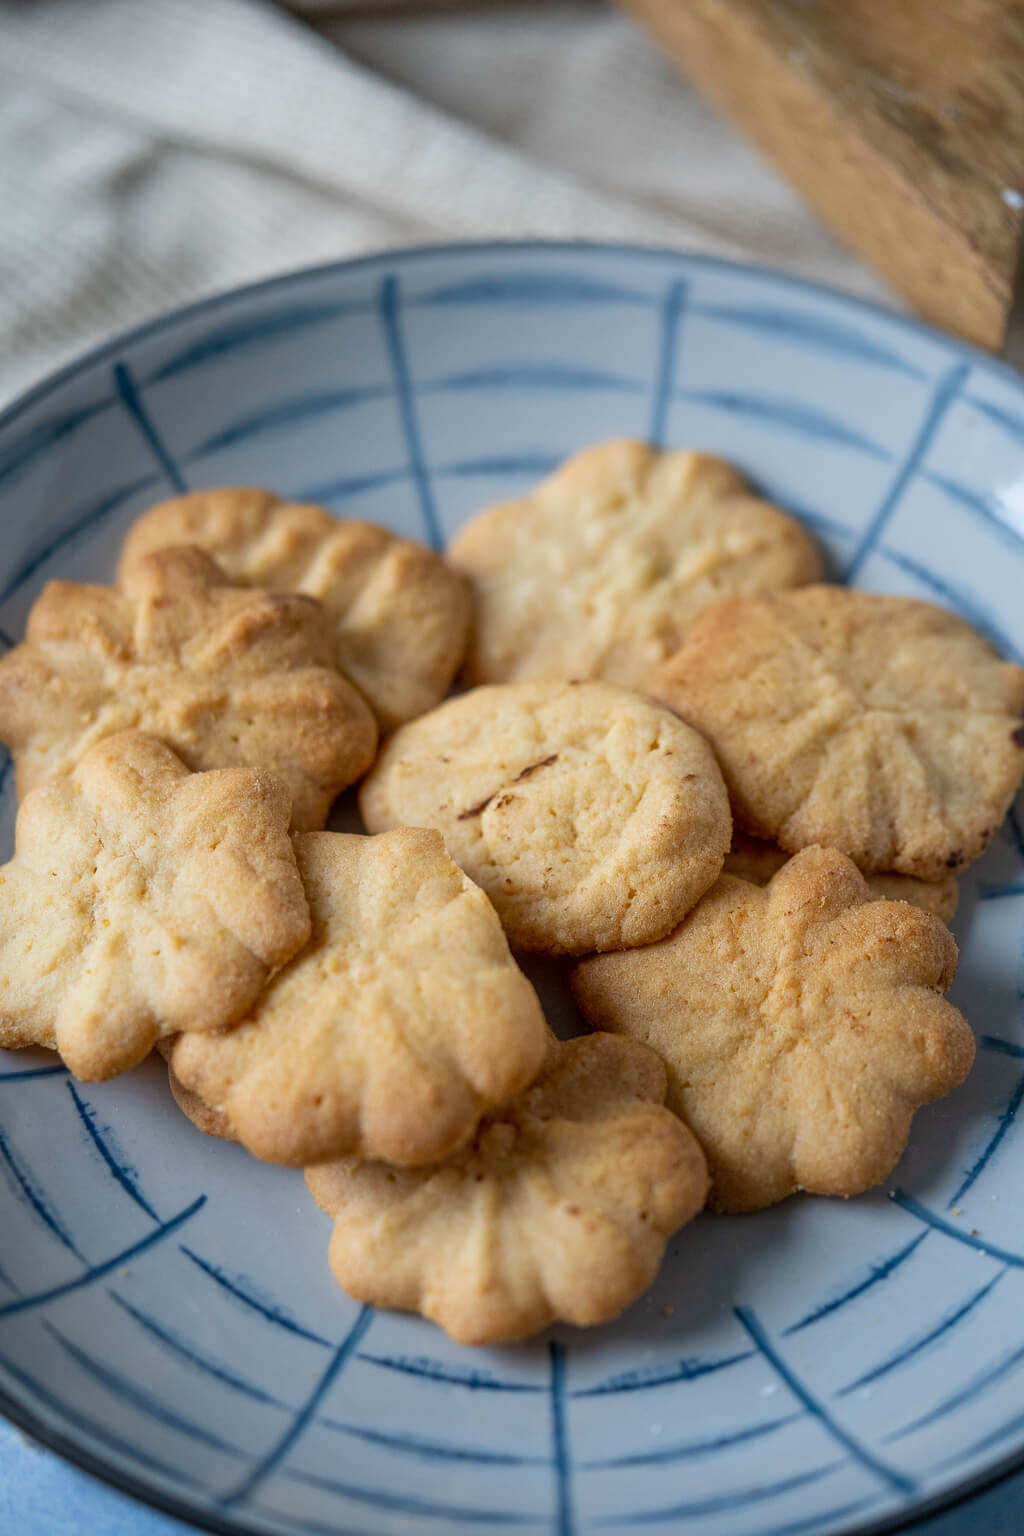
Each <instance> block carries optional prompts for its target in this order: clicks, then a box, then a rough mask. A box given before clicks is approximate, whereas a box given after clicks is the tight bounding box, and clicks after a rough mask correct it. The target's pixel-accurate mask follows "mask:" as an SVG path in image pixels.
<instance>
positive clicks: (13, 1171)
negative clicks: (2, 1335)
mask: <svg viewBox="0 0 1024 1536" xmlns="http://www.w3.org/2000/svg"><path fill="white" fill-rule="evenodd" d="M0 1163H2V1164H3V1166H4V1167H5V1168H6V1169H7V1171H8V1173H9V1174H10V1175H11V1178H12V1179H13V1180H14V1186H15V1188H16V1189H17V1191H18V1194H19V1195H20V1197H21V1199H22V1200H23V1201H24V1203H25V1204H26V1205H27V1206H28V1207H29V1209H30V1210H32V1211H34V1212H35V1214H36V1215H37V1216H38V1217H39V1220H40V1221H41V1222H42V1223H43V1225H44V1227H47V1228H48V1229H49V1231H51V1232H52V1233H53V1235H54V1237H55V1238H56V1239H57V1241H58V1242H60V1243H62V1244H63V1246H64V1247H65V1248H67V1249H68V1250H69V1252H71V1253H73V1254H74V1256H75V1258H76V1259H81V1260H82V1263H83V1264H84V1263H85V1259H84V1258H82V1255H81V1253H79V1251H78V1248H77V1247H76V1246H75V1242H74V1239H73V1238H72V1237H71V1235H70V1233H69V1232H67V1231H66V1230H65V1228H64V1225H63V1223H62V1222H61V1221H59V1220H58V1219H57V1217H56V1216H55V1215H54V1213H53V1212H52V1211H51V1209H50V1206H49V1202H48V1201H47V1199H46V1196H45V1195H44V1194H43V1193H42V1191H41V1190H39V1189H37V1188H36V1187H35V1185H34V1184H33V1182H32V1180H31V1179H30V1178H29V1175H28V1174H27V1173H26V1172H25V1169H24V1168H23V1167H22V1165H21V1161H20V1159H19V1158H18V1157H16V1156H15V1153H14V1149H13V1147H12V1146H11V1144H10V1142H9V1141H8V1139H7V1136H6V1135H5V1134H4V1131H3V1129H2V1128H0ZM0 1316H2V1309H0Z"/></svg>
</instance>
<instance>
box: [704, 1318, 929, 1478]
mask: <svg viewBox="0 0 1024 1536" xmlns="http://www.w3.org/2000/svg"><path fill="white" fill-rule="evenodd" d="M733 1311H734V1312H735V1314H736V1316H737V1318H738V1319H739V1321H740V1323H741V1324H742V1326H743V1327H744V1328H745V1329H746V1331H747V1332H748V1333H749V1335H750V1337H751V1339H752V1340H753V1341H754V1344H755V1345H756V1346H757V1349H758V1350H759V1352H760V1353H761V1354H762V1355H763V1356H764V1358H765V1359H766V1360H767V1362H768V1364H769V1365H770V1366H771V1367H772V1369H773V1370H774V1371H775V1372H776V1374H777V1375H778V1376H779V1377H780V1378H781V1379H782V1381H783V1382H785V1384H786V1386H787V1387H788V1388H789V1390H790V1392H792V1394H793V1396H794V1397H795V1398H796V1400H797V1402H799V1403H802V1404H803V1406H804V1408H806V1410H807V1412H808V1413H809V1414H811V1415H812V1416H813V1417H814V1418H815V1419H817V1421H818V1423H819V1424H820V1425H821V1427H822V1429H824V1430H825V1431H826V1432H827V1434H829V1435H830V1436H831V1438H832V1439H833V1440H834V1441H835V1443H836V1445H838V1446H841V1447H842V1449H843V1450H844V1451H845V1452H846V1454H847V1455H848V1456H850V1457H852V1459H853V1460H854V1461H856V1462H859V1463H860V1465H861V1466H862V1467H863V1468H864V1469H865V1471H867V1472H871V1473H872V1474H873V1475H874V1476H875V1477H877V1478H878V1479H879V1480H880V1481H881V1482H883V1483H885V1484H887V1486H888V1487H889V1488H890V1489H892V1490H893V1491H895V1492H896V1493H902V1494H905V1495H909V1494H911V1493H913V1492H914V1489H915V1487H916V1483H915V1480H914V1479H913V1478H912V1477H908V1476H907V1475H906V1474H905V1473H903V1472H898V1471H896V1469H895V1468H894V1467H890V1466H888V1465H887V1464H886V1462H884V1461H882V1460H881V1459H880V1458H879V1457H878V1456H875V1455H874V1454H873V1453H872V1452H871V1451H869V1450H868V1449H867V1447H866V1446H863V1445H861V1443H860V1441H859V1440H857V1439H856V1438H855V1436H853V1435H851V1434H850V1432H849V1430H847V1429H844V1428H843V1426H842V1425H841V1424H840V1423H839V1422H838V1420H837V1419H836V1418H834V1417H833V1415H832V1414H831V1413H830V1412H829V1411H828V1409H827V1408H826V1407H825V1405H824V1403H822V1402H820V1401H819V1400H818V1398H816V1397H815V1395H814V1393H813V1392H811V1391H810V1389H809V1388H808V1387H805V1386H804V1384H803V1382H802V1381H801V1380H800V1378H799V1377H798V1376H797V1375H796V1374H795V1372H793V1371H792V1370H791V1369H790V1367H789V1366H788V1365H787V1364H786V1362H785V1361H784V1360H783V1359H782V1356H781V1355H780V1354H779V1353H778V1351H777V1350H776V1349H775V1347H774V1345H773V1344H772V1343H771V1340H770V1339H769V1338H768V1335H767V1333H766V1332H765V1330H764V1328H763V1327H762V1326H761V1323H760V1322H759V1321H758V1318H757V1316H756V1314H755V1313H754V1312H753V1310H752V1309H751V1308H750V1307H734V1308H733Z"/></svg>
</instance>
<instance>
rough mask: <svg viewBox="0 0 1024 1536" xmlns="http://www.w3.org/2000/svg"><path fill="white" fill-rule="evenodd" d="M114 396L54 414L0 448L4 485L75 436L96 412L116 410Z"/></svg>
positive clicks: (1, 484) (0, 465)
mask: <svg viewBox="0 0 1024 1536" xmlns="http://www.w3.org/2000/svg"><path fill="white" fill-rule="evenodd" d="M114 404H115V402H114V401H113V400H97V401H96V402H95V403H94V404H92V405H87V406H83V407H81V408H80V409H79V410H77V411H68V412H66V414H65V415H63V416H54V417H52V418H51V419H50V420H49V421H42V422H40V423H39V424H38V425H37V426H35V427H31V428H30V429H29V430H28V431H27V432H25V433H23V434H22V436H21V437H17V438H15V440H14V442H13V443H12V444H11V446H10V447H9V448H5V449H4V450H3V451H2V452H0V486H3V485H5V484H6V483H7V482H8V481H10V482H12V483H16V482H17V479H18V477H19V476H20V475H22V474H25V473H27V471H28V470H29V469H30V468H31V466H32V464H33V463H34V462H35V460H36V459H37V458H38V457H39V456H40V454H44V453H49V452H50V451H51V450H52V449H53V448H56V447H58V446H59V444H60V443H61V442H63V441H64V439H65V438H68V437H72V436H73V435H74V433H76V432H77V431H78V429H79V427H82V426H84V425H85V423H86V422H87V421H92V420H93V418H94V417H95V416H100V415H102V413H103V412H104V411H109V410H112V409H113V407H114Z"/></svg>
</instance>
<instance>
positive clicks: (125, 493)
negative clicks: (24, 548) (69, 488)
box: [0, 475, 159, 603]
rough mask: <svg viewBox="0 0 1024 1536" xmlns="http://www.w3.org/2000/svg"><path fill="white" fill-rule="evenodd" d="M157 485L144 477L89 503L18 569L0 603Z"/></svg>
mask: <svg viewBox="0 0 1024 1536" xmlns="http://www.w3.org/2000/svg"><path fill="white" fill-rule="evenodd" d="M158 484H159V479H158V477H157V476H156V475H144V476H142V478H141V479H138V480H132V481H130V482H129V483H128V484H127V485H119V486H118V487H117V489H116V490H114V491H109V492H106V493H105V494H104V495H102V496H100V497H99V498H98V500H96V501H94V502H91V503H90V504H89V506H88V507H85V508H83V509H82V510H81V511H79V512H77V513H76V514H75V515H74V517H72V518H71V519H70V521H69V524H68V526H67V528H65V529H64V530H62V532H60V533H59V534H57V536H56V537H55V538H49V539H47V541H46V543H45V544H44V545H43V546H42V547H41V548H40V549H38V550H35V551H34V552H33V553H32V554H31V555H30V556H29V557H28V559H27V560H25V561H24V562H23V563H22V564H21V565H20V566H18V568H17V569H16V570H15V572H14V575H13V576H11V577H10V578H9V580H8V581H7V582H6V584H5V585H4V586H3V587H2V588H0V603H5V602H6V601H7V599H8V598H10V597H13V596H14V595H15V594H16V593H17V592H20V591H21V589H22V587H23V586H24V585H25V583H26V582H28V581H31V580H32V577H33V576H34V575H35V574H36V572H37V571H38V570H40V569H41V568H42V567H43V566H44V565H45V564H46V563H47V561H49V560H52V559H53V558H54V556H55V555H59V554H62V553H64V551H65V550H67V549H69V548H71V547H72V546H73V545H74V544H76V543H78V541H79V540H80V539H81V538H83V537H84V535H85V534H87V533H88V532H89V531H90V530H91V529H93V528H95V527H96V526H97V525H98V524H100V523H102V522H103V521H104V519H105V518H107V517H109V516H110V515H111V514H112V513H113V512H116V511H117V509H118V507H122V506H124V503H125V502H126V501H129V500H130V499H131V498H132V497H133V496H139V495H141V493H142V492H143V491H146V490H150V489H152V488H153V487H154V486H156V485H158Z"/></svg>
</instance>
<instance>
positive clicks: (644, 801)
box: [0, 442, 1024, 1343]
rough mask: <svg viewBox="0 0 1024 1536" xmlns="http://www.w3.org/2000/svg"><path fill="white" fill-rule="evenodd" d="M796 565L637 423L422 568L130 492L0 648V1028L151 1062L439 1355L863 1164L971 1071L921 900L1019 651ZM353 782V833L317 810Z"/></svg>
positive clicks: (512, 1326)
mask: <svg viewBox="0 0 1024 1536" xmlns="http://www.w3.org/2000/svg"><path fill="white" fill-rule="evenodd" d="M821 576H822V567H821V562H820V557H819V555H818V552H817V550H816V549H815V547H814V545H813V543H812V542H811V541H810V539H809V538H808V536H807V534H806V533H805V532H804V530H803V529H802V528H801V527H800V526H799V524H797V523H796V522H794V521H793V520H792V519H790V518H789V517H787V516H786V515H785V514H784V513H783V512H781V511H780V510H779V509H778V508H775V507H773V506H770V505H768V504H767V503H766V502H764V501H762V500H760V499H759V498H758V497H756V496H755V495H754V494H753V492H752V491H751V489H750V487H749V486H748V485H747V484H746V482H745V481H744V480H743V478H742V477H741V476H740V475H739V474H738V473H737V472H736V471H735V470H733V469H732V468H731V467H730V466H728V465H727V464H724V463H722V462H721V461H719V460H715V459H711V458H708V457H706V456H704V455H700V454H693V453H670V454H659V453H656V452H654V451H653V450H651V449H649V448H647V447H646V446H644V445H642V444H638V443H632V442H612V443H606V444H602V445H599V446H597V447H595V448H592V449H590V450H587V451H586V452H584V453H582V454H580V455H578V456H577V457H576V458H574V459H572V460H570V461H569V462H568V463H567V464H566V465H565V466H563V468H562V469H561V470H560V471H559V472H558V473H557V474H556V475H554V476H553V477H551V479H549V480H548V481H546V482H545V483H544V484H542V485H541V486H539V487H538V488H537V489H536V490H535V491H534V492H533V493H532V495H530V496H528V497H527V498H525V499H524V500H521V501H519V502H515V503H509V504H507V505H503V506H500V507H496V508H492V509H490V510H488V511H485V512H483V513H481V514H480V515H479V516H478V517H477V518H475V519H474V520H473V521H472V522H471V523H469V524H468V525H467V526H466V527H465V528H463V529H462V531H461V532H460V534H459V535H458V537H457V538H456V540H455V542H454V544H453V546H452V549H451V550H450V551H449V560H448V561H447V562H446V561H445V560H443V559H442V558H441V557H440V556H438V555H437V554H434V553H433V552H431V551H429V550H427V549H425V548H423V547H422V546H420V545H417V544H415V543H413V542H411V541H409V540H403V539H399V538H396V537H395V536H394V535H392V534H390V533H388V532H386V531H385V530H383V529H380V528H375V527H372V526H371V525H369V524H365V523H356V522H341V521H338V520H336V519H335V518H333V517H332V516H331V515H330V514H329V513H327V512H325V511H323V510H321V509H319V508H315V507H308V506H300V505H295V504H292V503H288V502H284V501H281V500H279V499H278V498H276V497H274V496H271V495H269V494H267V493H265V492H261V491H255V490H220V491H209V492H200V493H196V494H194V495H191V496H186V497H183V498H180V499H179V500H177V501H174V502H170V503H166V504H164V505H162V506H159V507H155V508H153V509H152V510H151V511H149V512H148V513H146V514H145V515H144V516H143V517H142V518H141V519H140V520H139V521H138V522H137V523H136V524H135V526H134V527H133V528H132V529H131V530H130V532H129V534H128V537H127V539H126V541H125V545H124V549H123V551H122V556H121V561H120V566H119V571H118V586H117V587H116V588H105V587H87V586H80V585H75V584H70V583H61V582H54V583H51V584H50V585H49V586H48V587H47V588H46V589H45V590H44V592H43V594H42V595H41V597H40V598H39V600H38V602H37V603H36V605H35V607H34V608H33V610H32V613H31V615H30V618H29V623H28V630H27V635H26V639H25V641H24V643H23V644H22V645H20V646H18V647H16V648H15V649H14V650H13V651H12V652H10V653H9V655H8V656H7V657H5V658H4V659H3V661H0V739H2V740H3V741H5V742H6V743H7V744H8V746H9V747H10V749H11V752H12V754H13V756H14V760H15V764H16V770H17V782H18V791H19V795H20V796H22V805H21V809H20V811H19V816H18V825H17V846H16V852H15V855H14V858H13V859H12V860H11V861H10V863H8V864H7V865H5V866H4V867H3V869H2V870H0V1045H3V1046H6V1047H18V1046H24V1045H30V1044H35V1045H44V1046H48V1047H50V1048H52V1049H57V1050H59V1051H60V1052H61V1054H62V1056H63V1057H64V1060H65V1061H66V1062H67V1064H68V1066H69V1067H70V1068H71V1070H72V1071H73V1072H75V1073H76V1074H78V1075H79V1076H81V1077H83V1078H93V1079H95V1078H103V1077H109V1076H112V1075H113V1074H115V1073H118V1072H122V1071H125V1070H127V1069H129V1068H130V1067H132V1066H134V1065H135V1064H136V1063H137V1062H139V1061H140V1060H142V1058H143V1057H144V1056H145V1055H146V1054H147V1053H148V1052H149V1051H150V1050H151V1049H152V1048H153V1047H154V1046H156V1047H158V1048H159V1049H160V1050H161V1051H162V1052H163V1054H164V1055H165V1056H166V1057H167V1059H168V1062H169V1067H170V1078H171V1084H172V1088H173V1091H174V1093H175V1096H176V1098H177V1099H178V1102H179V1104H181V1106H182V1108H183V1109H184V1110H185V1111H186V1113H187V1114H188V1115H189V1116H190V1117H191V1119H192V1120H193V1121H194V1122H195V1123H196V1124H197V1125H198V1126H199V1127H200V1129H202V1130H205V1131H207V1132H209V1133H210V1134H213V1135H220V1136H226V1137H230V1138H232V1139H235V1140H237V1141H239V1142H241V1143H242V1144H243V1145H244V1146H245V1147H247V1148H248V1149H249V1150H250V1151H251V1152H252V1153H254V1154H255V1156H256V1157H259V1158H263V1159H266V1160H268V1161H271V1162H278V1163H285V1164H290V1165H294V1166H300V1167H304V1168H305V1169H306V1177H307V1181H308V1183H309V1187H310V1189H311V1190H312V1193H313V1195H314V1197H315V1198H316V1200H317V1201H318V1202H319V1204H320V1205H321V1206H323V1207H324V1209H325V1210H327V1211H328V1212H329V1213H330V1214H331V1216H332V1217H333V1219H334V1223H335V1228H334V1236H333V1238H332V1241H331V1250H330V1260H331V1265H332V1267H333V1269H334V1272H335V1274H336V1275H337V1277H338V1279H339V1281H340V1283H341V1284H342V1286H343V1287H344V1288H345V1289H346V1290H347V1291H349V1292H350V1294H352V1295H353V1296H355V1297H357V1298H359V1299H360V1300H364V1301H369V1302H372V1303H374V1304H377V1305H382V1306H390V1307H401V1308H406V1309H411V1310H416V1311H420V1312H421V1313H423V1314H424V1315H425V1316H427V1317H430V1318H433V1319H434V1320H436V1321H437V1322H439V1323H440V1324H441V1325H442V1326H443V1327H445V1328H446V1329H447V1330H448V1331H449V1333H450V1334H451V1335H452V1336H453V1337H454V1338H456V1339H459V1340H461V1341H463V1342H467V1343H483V1342H494V1341H498V1340H509V1339H517V1338H524V1337H526V1336H528V1335H529V1334H531V1333H534V1332H536V1331H537V1330H538V1329H540V1328H542V1327H544V1326H545V1325H546V1324H547V1323H549V1322H551V1321H553V1320H555V1319H559V1318H561V1319H566V1320H568V1321H571V1322H575V1323H579V1324H591V1323H598V1322H601V1321H604V1320H606V1319H608V1318H610V1317H613V1316H615V1315H616V1314H617V1313H618V1312H620V1311H621V1310H622V1309H623V1308H624V1307H625V1306H627V1305H628V1304H629V1303H630V1302H631V1301H632V1300H633V1299H634V1298H635V1297H636V1296H637V1295H639V1294H640V1292H641V1291H642V1290H644V1289H645V1288H646V1286H647V1285H648V1284H649V1283H650V1282H651V1280H652V1279H653V1277H654V1274H655V1272H656V1270H657V1267H658V1265H659V1263H660V1261H661V1257H662V1254H663V1251H664V1247H665V1243H666V1241H667V1239H668V1237H669V1236H670V1235H671V1234H672V1232H674V1231H675V1230H676V1229H677V1228H678V1227H680V1226H681V1225H682V1224H683V1223H685V1222H686V1221H688V1220H690V1219H691V1218H692V1217H693V1216H694V1215H695V1214H696V1213H697V1212H698V1211H699V1210H700V1209H701V1208H702V1207H703V1206H704V1204H705V1202H706V1201H707V1200H709V1199H710V1202H711V1204H712V1205H713V1206H714V1207H715V1208H717V1209H719V1210H723V1211H744V1210H752V1209H755V1208H757V1207H760V1206H764V1205H767V1204H770V1203H771V1202H773V1201H775V1200H779V1199H782V1198H783V1197H784V1196H787V1195H789V1194H791V1193H793V1192H795V1191H797V1190H809V1191H816V1192H819V1193H823V1194H842V1195H850V1194H854V1193H857V1192H858V1191H860V1190H863V1189H865V1188H867V1187H869V1186H870V1185H872V1184H874V1183H877V1182H878V1181H879V1180H880V1179H883V1178H884V1177H886V1175H887V1174H888V1172H889V1171H890V1170H891V1168H892V1167H893V1165H894V1163H895V1161H896V1160H897V1158H898V1157H899V1155H900V1153H901V1151H902V1149H903V1147H904V1145H905V1143H906V1140H907V1136H908V1134H909V1130H910V1122H911V1118H912V1115H913V1113H914V1111H915V1109H917V1108H918V1107H919V1106H920V1105H922V1104H924V1103H926V1102H928V1101H930V1100H932V1099H935V1098H937V1097H939V1096H940V1095H942V1094H944V1093H946V1092H948V1091H949V1090H950V1089H952V1088H953V1087H955V1086H956V1085H957V1084H958V1083H959V1082H960V1081H961V1080H962V1078H963V1077H964V1076H965V1074H966V1072H967V1071H968V1069H969V1067H970V1064H971V1061H972V1058H973V1052H974V1042H973V1036H972V1033H971V1031H970V1029H969V1028H968V1026H967V1024H966V1023H965V1021H964V1020H963V1019H962V1017H961V1016H960V1014H959V1013H958V1012H957V1011H956V1010H955V1009H954V1008H953V1007H951V1006H950V1005H949V1004H948V1003H947V1002H946V1001H945V999H944V997H943V995H942V994H943V993H944V992H945V990H946V989H947V988H948V986H949V984H950V982H951V980H952V977H953V973H954V970H955V967H956V945H955V943H954V941H953V939H952V936H951V935H950V933H949V930H948V928H947V927H946V922H947V921H948V920H949V918H950V917H951V916H952V913H953V910H954V907H955V904H956V892H957V887H956V874H955V872H957V871H959V870H961V869H962V868H963V867H964V866H965V865H966V864H967V863H968V862H969V861H970V860H972V859H974V858H977V857H978V855H979V854H980V853H981V852H982V851H983V849H984V847H985V846H986V844H987V842H988V841H989V839H990V838H991V837H992V835H993V833H994V831H995V829H996V827H997V826H998V824H999V822H1000V820H1001V819H1002V817H1003V816H1004V814H1005V813H1006V810H1007V808H1008V806H1009V804H1010V802H1011V800H1012V798H1013V795H1014V793H1015V792H1016V790H1017V788H1018V786H1019V785H1020V782H1021V779H1022V777H1024V729H1022V727H1021V711H1022V709H1024V672H1022V671H1021V670H1020V669H1019V668H1016V667H1013V666H1010V665H1008V664H1006V663H1004V662H1002V661H1001V660H1000V659H999V657H998V656H997V655H996V654H995V653H994V652H993V651H992V649H991V647H990V646H989V645H988V644H987V642H986V641H984V640H983V639H982V638H981V637H980V636H978V635H977V634H976V633H975V632H974V631H973V630H971V629H970V628H969V627H968V626H967V625H966V624H964V623H963V622H962V621H961V620H959V619H957V618H955V617H954V616H952V615H950V614H948V613H946V612H944V611H943V610H940V609H937V608H933V607H931V606H929V605H927V604H923V603H918V602H913V601H910V600H905V599H894V598H881V597H874V596H871V595H868V594H865V593H858V592H850V591H846V590H844V589H842V588H838V587H830V586H824V585H821V584H820V581H821ZM460 666H461V668H462V677H463V679H464V681H465V682H466V683H467V684H471V685H474V686H472V687H471V689H470V691H469V692H464V693H460V694H457V695H455V696H454V697H451V698H447V699H446V697H445V696H446V694H447V693H448V691H449V688H450V687H451V684H452V682H453V679H454V678H455V677H456V674H457V673H458V670H459V668H460ZM357 781H361V784H360V789H359V797H358V798H359V809H360V812H361V815H362V819H363V822H364V825H365V827H366V828H367V832H368V834H369V835H366V836H361V835H353V834H345V833H341V832H333V831H324V830H322V829H323V827H324V824H325V822H326V819H327V816H328V813H329V811H330V807H331V804H332V802H333V801H334V799H335V797H336V796H337V795H338V794H339V793H340V792H341V791H342V790H344V789H345V788H346V787H348V786H350V785H353V784H355V783H356V782H357ZM734 823H735V825H734ZM513 952H515V953H516V954H526V953H529V952H534V953H539V954H543V955H550V956H562V957H567V958H566V961H565V964H566V967H567V969H568V970H569V971H570V972H571V984H572V989H573V993H574V995H575V997H576V1000H577V1002H578V1005H579V1008H580V1011H581V1013H582V1015H583V1018H584V1020H585V1021H586V1023H587V1024H588V1025H589V1026H590V1027H591V1029H593V1030H594V1031H596V1032H595V1033H592V1034H584V1035H582V1036H581V1037H579V1038H576V1039H572V1040H569V1041H559V1040H557V1039H556V1038H555V1036H554V1035H553V1033H552V1032H551V1030H550V1029H549V1027H548V1025H547V1023H546V1022H545V1019H544V1016H543V1013H542V1010H541V1007H540V1004H539V1002H538V999H537V996H536V993H535V992H534V990H533V988H532V986H531V985H530V983H529V981H528V980H527V978H526V977H525V976H524V975H523V973H522V971H521V970H520V969H519V967H518V965H517V963H516V961H515V959H514V958H513Z"/></svg>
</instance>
